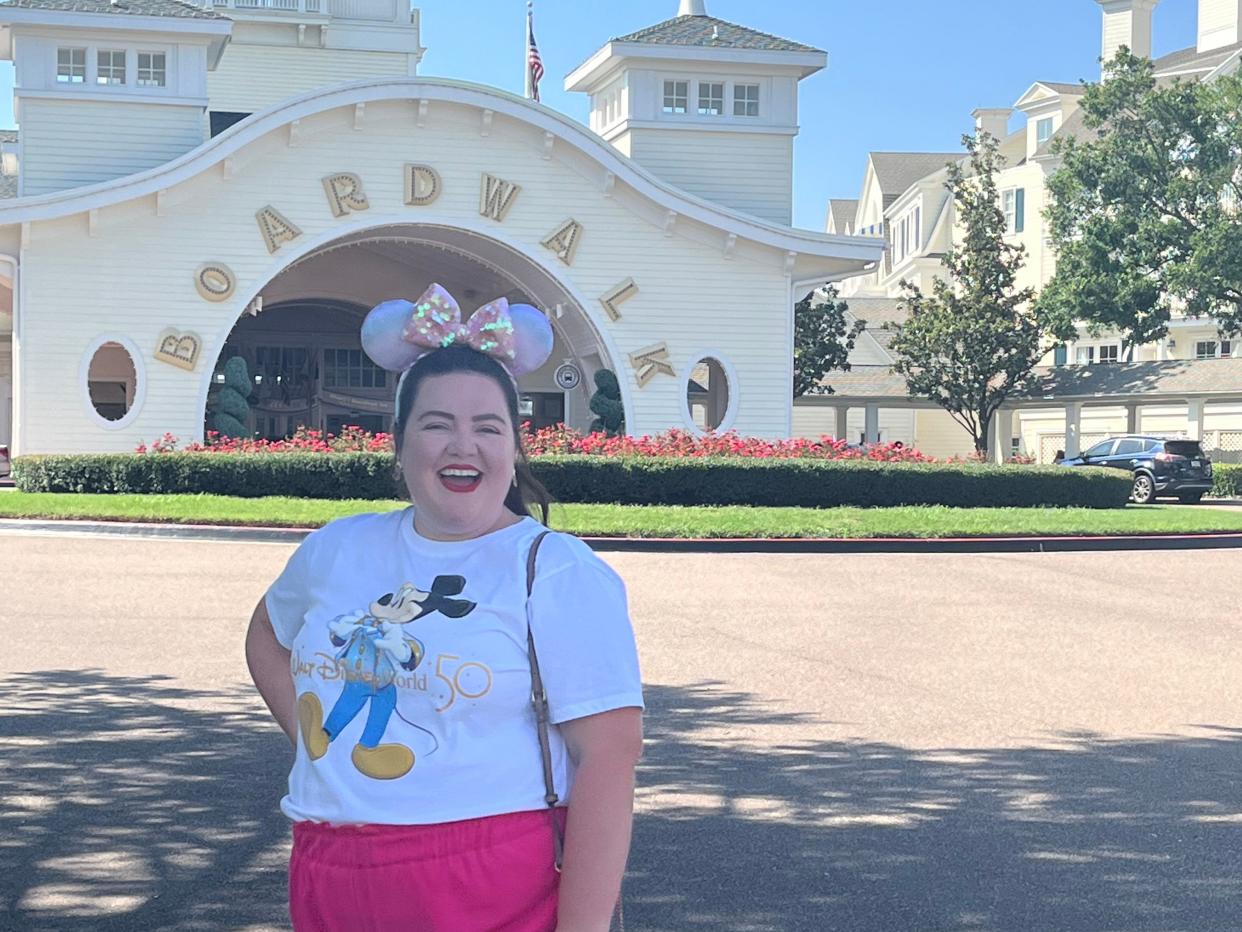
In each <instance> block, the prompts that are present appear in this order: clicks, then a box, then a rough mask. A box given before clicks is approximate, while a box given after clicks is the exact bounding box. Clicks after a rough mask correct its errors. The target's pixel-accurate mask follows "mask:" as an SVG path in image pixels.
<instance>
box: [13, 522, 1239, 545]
mask: <svg viewBox="0 0 1242 932" xmlns="http://www.w3.org/2000/svg"><path fill="white" fill-rule="evenodd" d="M311 530H312V529H310V528H264V527H229V526H223V525H203V524H139V523H131V522H123V521H40V520H26V519H21V518H3V519H0V534H2V533H12V534H29V535H43V534H67V535H76V536H87V537H125V538H131V539H139V540H142V539H146V540H189V541H216V542H233V543H275V544H297V543H299V542H300V541H301V540H303V539H304V538H305V537H306V536H307V535H308V534H310V533H311ZM582 540H583V541H584V542H585V543H586V544H587V545H588V546H590V548H591V549H592V550H596V551H599V552H603V553H777V554H779V553H789V554H795V553H823V554H852V553H927V554H938V553H950V554H951V553H963V554H966V553H1090V552H1117V551H1130V550H1133V551H1152V550H1213V549H1234V548H1239V549H1242V532H1239V531H1229V532H1221V533H1210V534H1135V535H1119V536H1115V537H1098V536H1096V537H1072V536H1068V537H1065V536H1063V537H940V538H908V537H878V538H877V537H873V538H858V539H851V538H832V537H829V538H816V537H802V538H736V537H722V538H706V539H703V538H699V539H686V538H666V537H583V538H582Z"/></svg>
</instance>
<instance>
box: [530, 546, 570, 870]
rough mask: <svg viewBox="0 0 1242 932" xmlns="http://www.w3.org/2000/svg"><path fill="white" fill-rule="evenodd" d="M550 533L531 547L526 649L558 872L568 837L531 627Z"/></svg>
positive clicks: (545, 793) (545, 699)
mask: <svg viewBox="0 0 1242 932" xmlns="http://www.w3.org/2000/svg"><path fill="white" fill-rule="evenodd" d="M549 533H550V532H549V531H542V532H541V533H540V534H539V536H538V537H536V538H535V540H534V542H533V543H531V545H530V553H528V554H527V555H526V646H527V652H528V653H529V655H530V701H531V703H532V704H533V705H534V707H535V722H536V723H537V725H538V726H539V754H540V756H541V757H542V759H543V789H544V796H543V801H544V802H545V803H547V804H548V812H549V813H550V814H551V816H552V841H553V845H554V846H555V852H556V869H557V871H560V869H561V864H562V862H563V861H564V855H565V838H564V835H563V834H562V832H561V824H560V822H559V821H557V818H556V804H557V803H558V802H560V797H559V796H557V795H556V778H555V776H554V774H553V772H552V744H551V740H550V739H549V737H548V694H547V693H546V692H545V691H544V688H543V677H542V676H541V675H540V673H539V655H538V654H536V653H535V632H534V630H533V629H532V627H531V593H532V592H533V591H534V588H535V558H536V557H537V556H538V555H539V545H540V544H542V543H543V539H544V538H545V537H547V536H548V534H549Z"/></svg>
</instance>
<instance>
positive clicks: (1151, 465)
mask: <svg viewBox="0 0 1242 932" xmlns="http://www.w3.org/2000/svg"><path fill="white" fill-rule="evenodd" d="M1061 465H1062V466H1111V467H1113V468H1115V469H1129V470H1130V471H1131V472H1133V473H1134V491H1133V492H1131V493H1130V498H1131V499H1133V500H1134V501H1135V502H1136V503H1137V504H1139V505H1148V504H1151V502H1153V501H1155V499H1156V498H1157V496H1162V497H1176V498H1177V499H1178V501H1180V502H1183V503H1185V504H1188V505H1191V504H1194V503H1195V502H1197V501H1199V499H1201V498H1203V496H1204V495H1205V494H1206V493H1207V492H1208V491H1209V490H1210V489H1211V488H1212V461H1211V460H1210V459H1208V458H1207V457H1206V456H1205V455H1204V453H1203V447H1201V446H1199V441H1198V440H1164V439H1162V438H1160V437H1142V436H1139V435H1137V434H1126V435H1125V436H1124V437H1110V438H1109V439H1108V440H1101V441H1100V442H1099V443H1097V444H1096V445H1095V446H1093V447H1092V448H1091V449H1089V450H1088V451H1087V452H1086V453H1083V454H1082V455H1081V456H1076V457H1074V458H1073V459H1066V460H1062V461H1061Z"/></svg>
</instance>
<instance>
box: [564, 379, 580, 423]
mask: <svg viewBox="0 0 1242 932" xmlns="http://www.w3.org/2000/svg"><path fill="white" fill-rule="evenodd" d="M578 392H579V389H577V388H574V389H571V390H569V391H567V392H562V395H563V396H564V398H565V411H564V413H563V414H562V415H561V422H562V423H563V424H564V425H565V426H566V427H573V426H574V416H575V415H576V414H577V413H578V412H577V410H576V409H577V407H578V406H577V403H576V400H577V395H578Z"/></svg>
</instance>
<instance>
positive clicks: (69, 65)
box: [44, 49, 86, 84]
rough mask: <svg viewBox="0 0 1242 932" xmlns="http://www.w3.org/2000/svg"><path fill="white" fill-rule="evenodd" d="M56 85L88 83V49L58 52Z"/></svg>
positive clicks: (60, 50) (61, 50)
mask: <svg viewBox="0 0 1242 932" xmlns="http://www.w3.org/2000/svg"><path fill="white" fill-rule="evenodd" d="M44 73H45V74H46V72H44ZM56 83H57V84H85V83H86V49H57V50H56Z"/></svg>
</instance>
